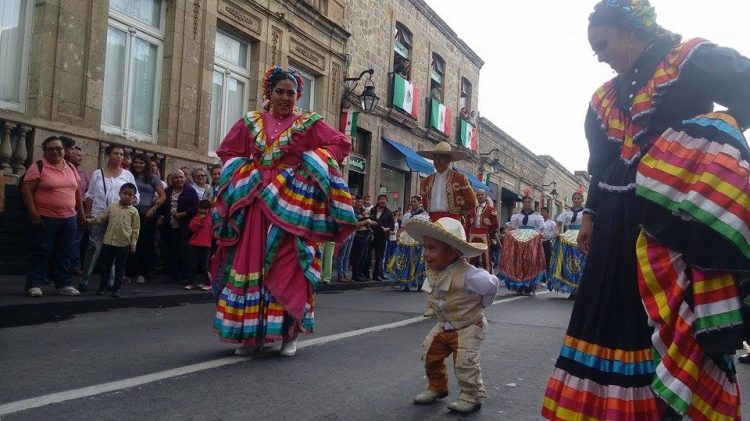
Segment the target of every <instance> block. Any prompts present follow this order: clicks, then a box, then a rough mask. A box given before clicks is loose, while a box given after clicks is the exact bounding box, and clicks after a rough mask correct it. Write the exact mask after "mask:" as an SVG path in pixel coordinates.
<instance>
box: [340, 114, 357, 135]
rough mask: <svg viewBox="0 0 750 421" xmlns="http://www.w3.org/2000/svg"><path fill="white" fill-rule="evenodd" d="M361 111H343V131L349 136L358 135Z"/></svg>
mask: <svg viewBox="0 0 750 421" xmlns="http://www.w3.org/2000/svg"><path fill="white" fill-rule="evenodd" d="M358 117H359V111H344V112H342V113H341V132H342V133H344V134H345V135H347V136H349V137H354V136H356V135H357V118H358Z"/></svg>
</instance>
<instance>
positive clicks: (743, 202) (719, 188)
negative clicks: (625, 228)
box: [636, 113, 750, 258]
mask: <svg viewBox="0 0 750 421" xmlns="http://www.w3.org/2000/svg"><path fill="white" fill-rule="evenodd" d="M746 145H747V144H746V142H745V139H744V138H743V136H742V132H740V131H739V127H738V126H737V123H736V121H735V120H734V119H733V118H732V117H731V116H729V115H727V114H725V113H709V114H705V115H701V116H697V117H695V118H693V119H690V120H685V121H684V122H682V123H681V124H679V125H677V126H676V127H675V128H670V129H668V130H667V131H666V132H664V134H663V135H662V136H661V137H660V138H659V139H657V140H656V142H655V143H654V145H653V147H652V148H651V150H650V151H649V153H648V154H647V155H646V156H644V157H643V159H642V160H641V163H640V165H639V167H638V173H637V176H636V184H637V186H636V194H637V195H639V196H641V197H643V198H645V199H647V200H650V201H651V202H654V203H656V204H658V205H660V206H662V207H664V208H666V209H669V210H670V211H672V213H674V214H677V215H681V216H683V217H684V218H690V219H692V220H694V221H698V222H701V223H703V224H705V225H706V226H708V227H709V228H711V229H712V230H713V231H715V232H717V233H718V234H720V235H722V236H723V237H724V238H726V239H727V240H729V242H731V243H732V244H733V245H734V246H735V247H737V249H738V250H739V251H740V252H741V253H742V254H743V255H745V256H746V257H747V258H750V163H749V162H748V160H747V154H748V149H747V146H746Z"/></svg>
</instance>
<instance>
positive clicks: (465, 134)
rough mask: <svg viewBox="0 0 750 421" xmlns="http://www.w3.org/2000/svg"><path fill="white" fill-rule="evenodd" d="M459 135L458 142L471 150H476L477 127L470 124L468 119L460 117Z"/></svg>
mask: <svg viewBox="0 0 750 421" xmlns="http://www.w3.org/2000/svg"><path fill="white" fill-rule="evenodd" d="M460 134H461V136H460V138H459V144H460V145H461V146H463V147H464V148H466V149H470V150H471V151H472V152H476V151H477V138H478V137H479V136H478V133H477V128H476V127H474V126H472V125H471V123H469V122H468V121H466V120H464V119H461V133H460Z"/></svg>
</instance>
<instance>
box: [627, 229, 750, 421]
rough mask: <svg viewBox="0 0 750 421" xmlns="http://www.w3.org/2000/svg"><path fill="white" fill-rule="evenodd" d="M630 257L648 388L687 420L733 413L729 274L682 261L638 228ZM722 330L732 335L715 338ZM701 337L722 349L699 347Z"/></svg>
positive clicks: (736, 313)
mask: <svg viewBox="0 0 750 421" xmlns="http://www.w3.org/2000/svg"><path fill="white" fill-rule="evenodd" d="M636 256H637V260H638V284H639V289H640V293H641V297H642V299H643V304H644V307H645V309H646V313H647V314H648V317H649V319H650V324H651V325H652V326H654V334H653V335H652V337H651V338H652V342H653V344H654V363H655V364H656V376H655V377H654V380H653V383H652V388H653V390H654V393H656V394H657V395H658V396H659V397H660V398H661V399H662V400H664V401H665V402H667V404H669V406H671V407H672V408H673V409H674V410H675V411H677V412H679V413H680V414H683V415H685V416H687V417H688V418H690V419H694V420H699V419H711V420H738V419H740V395H739V393H740V390H739V385H738V384H737V377H736V375H735V372H734V363H733V361H732V358H731V356H730V355H728V354H733V353H734V349H735V348H736V347H738V346H739V334H738V333H739V328H740V326H739V324H740V323H741V315H740V310H739V309H740V302H739V297H738V291H737V287H736V282H735V281H734V277H733V275H731V274H730V273H728V272H722V271H712V272H706V271H703V270H701V269H699V268H696V267H694V266H689V265H688V264H687V263H686V262H685V261H684V260H683V258H682V255H681V254H680V253H676V252H674V251H672V250H670V249H669V248H666V247H664V246H662V245H661V244H659V243H658V242H657V241H655V240H654V239H653V238H651V237H649V236H648V235H647V234H646V233H645V232H644V231H641V233H640V235H639V236H638V240H637V243H636ZM722 334H726V335H729V336H732V335H736V337H737V340H736V341H721V339H720V336H719V335H722ZM732 342H734V345H731V344H732ZM704 343H705V344H709V345H710V346H712V347H714V348H721V345H722V344H723V345H724V347H725V348H726V349H724V350H723V351H722V352H724V353H725V354H724V355H721V354H709V353H707V352H706V351H705V350H704V347H703V346H702V344H704Z"/></svg>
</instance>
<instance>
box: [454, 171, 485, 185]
mask: <svg viewBox="0 0 750 421" xmlns="http://www.w3.org/2000/svg"><path fill="white" fill-rule="evenodd" d="M454 169H456V170H458V171H459V172H460V173H461V174H463V175H465V176H466V178H468V179H469V184H471V187H473V188H475V189H483V190H485V191H487V190H489V189H490V188H489V186H487V185H486V184H484V183H482V182H481V181H480V180H479V179H478V178H476V177H475V176H474V175H473V174H472V173H470V172H468V171H465V170H462V169H461V168H454Z"/></svg>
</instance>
